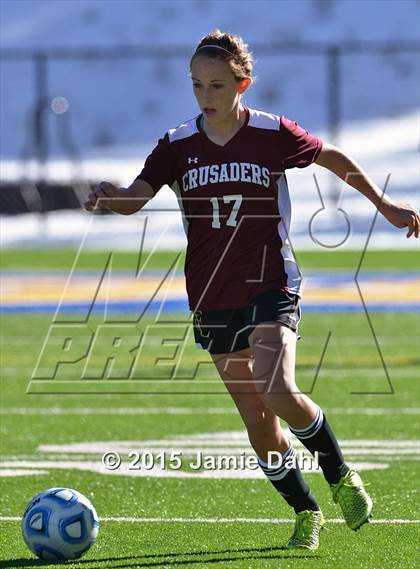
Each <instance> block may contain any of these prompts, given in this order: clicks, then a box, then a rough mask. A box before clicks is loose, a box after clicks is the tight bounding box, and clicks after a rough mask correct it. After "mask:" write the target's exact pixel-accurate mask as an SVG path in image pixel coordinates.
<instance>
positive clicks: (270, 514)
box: [0, 251, 420, 569]
mask: <svg viewBox="0 0 420 569" xmlns="http://www.w3.org/2000/svg"><path fill="white" fill-rule="evenodd" d="M172 256H173V254H172V253H167V254H166V255H159V256H156V258H155V259H154V266H153V268H162V267H164V266H165V263H167V262H168V260H170V259H171V258H172ZM298 256H299V255H298ZM2 257H3V258H2V264H3V267H8V268H11V269H13V268H38V269H40V268H45V269H54V268H61V269H67V268H70V267H71V266H72V263H73V260H74V257H75V252H74V251H64V252H63V251H60V252H54V251H53V252H48V253H47V254H42V253H41V252H39V253H38V254H36V255H35V254H34V252H18V251H15V252H7V253H6V252H5V253H4V254H3V256H2ZM103 258H104V256H103V255H101V254H99V253H97V254H95V253H92V254H91V257H90V260H89V259H88V258H87V257H86V263H87V264H86V268H100V267H101V262H102V259H103ZM119 258H120V261H119V262H120V263H121V265H119V267H118V268H122V269H123V268H131V267H132V262H133V257H132V256H130V255H128V256H126V257H125V259H124V255H122V256H120V257H119ZM359 259H360V252H359V253H358V254H357V253H356V252H349V253H347V254H342V255H340V254H338V253H333V254H332V255H330V253H328V254H327V255H325V254H323V256H319V255H315V254H310V253H302V254H301V258H300V260H301V264H302V266H303V267H304V269H305V268H307V269H311V268H316V269H318V270H319V269H323V268H325V269H328V270H333V269H337V270H341V269H347V270H349V269H350V270H351V269H354V268H356V266H357V264H358V261H359ZM415 266H416V256H415V255H414V254H413V253H412V252H411V253H408V252H399V253H398V254H397V253H391V252H368V253H367V254H366V257H365V260H364V264H363V267H364V268H365V269H367V270H369V269H375V270H377V269H383V270H389V269H394V270H395V269H397V270H401V271H404V270H407V269H410V270H412V269H414V268H415ZM121 318H124V316H123V315H122V316H121ZM371 319H372V325H373V328H374V330H375V331H376V334H377V337H376V341H375V339H374V338H373V336H372V333H371V329H370V327H369V325H368V322H367V320H366V316H365V315H364V314H363V313H352V314H348V313H346V314H337V313H332V314H319V313H314V314H305V315H304V317H303V319H302V323H301V326H300V333H301V335H302V341H301V342H299V344H298V356H297V378H298V383H299V386H300V388H301V389H302V390H304V391H307V392H309V393H311V396H312V398H313V399H314V400H315V401H316V402H317V403H318V404H320V405H321V406H322V407H323V409H324V410H325V413H326V414H327V415H328V417H329V420H330V422H331V423H332V424H333V426H334V428H335V430H336V433H337V435H338V438H339V439H340V440H342V441H343V444H344V449H345V453H346V456H348V459H349V462H353V463H364V464H365V465H366V464H369V465H370V467H371V469H367V470H362V471H361V475H362V477H363V479H364V480H365V481H366V482H368V483H369V484H370V486H369V490H370V492H371V494H372V496H373V498H374V501H375V506H374V521H375V522H376V523H372V524H370V525H369V526H364V527H363V528H362V529H361V530H360V531H359V532H357V533H355V532H352V531H351V530H349V529H348V528H346V527H345V526H344V525H343V524H342V523H339V522H338V518H339V517H340V515H339V511H338V509H337V508H336V507H335V506H334V505H333V504H332V501H331V498H330V493H329V489H328V486H327V484H326V483H325V482H324V480H323V478H322V476H321V475H320V474H318V473H310V474H307V475H305V476H306V479H307V480H308V482H309V483H310V485H311V488H312V490H313V493H314V494H315V496H316V497H317V499H318V501H319V503H320V505H321V507H322V509H323V512H324V515H325V516H326V517H327V519H329V520H330V522H329V523H327V529H326V530H324V531H323V532H322V534H321V547H320V549H319V550H318V551H317V552H316V553H310V552H309V553H305V552H289V551H287V550H285V549H284V545H285V543H286V542H287V539H288V537H289V536H290V533H291V530H292V525H293V517H292V515H291V511H290V509H289V508H288V506H287V505H286V503H285V502H283V501H282V500H281V499H280V498H279V497H278V495H277V494H276V492H275V491H274V489H273V488H272V487H271V485H270V484H269V483H268V482H266V481H265V480H263V479H250V480H246V479H243V478H240V477H232V478H226V479H221V478H220V477H215V478H204V477H202V476H201V475H200V473H198V474H197V473H195V474H194V476H195V478H194V476H192V475H191V469H190V468H189V460H185V461H183V465H182V469H181V471H180V473H181V474H189V475H190V477H181V476H177V477H175V476H171V477H166V478H164V477H161V476H156V477H151V476H145V475H144V476H143V475H140V474H139V472H138V471H137V472H136V471H131V473H130V472H126V473H125V474H118V472H114V473H113V472H108V473H106V474H105V473H100V472H98V469H100V467H101V455H102V452H103V449H109V450H111V449H114V448H119V447H121V448H123V449H125V450H124V451H123V452H122V457H123V462H124V463H125V464H127V463H128V457H127V456H126V453H127V452H128V450H133V451H140V450H142V449H144V448H145V447H146V445H148V446H150V448H156V449H157V448H159V447H160V446H161V447H165V446H167V447H171V448H179V447H182V448H183V449H186V448H189V447H190V448H191V449H195V448H199V447H200V445H201V444H207V445H209V444H210V442H211V440H212V437H213V440H214V441H216V447H217V444H218V441H220V442H219V444H220V445H222V446H223V445H227V444H228V443H229V440H231V445H232V448H233V447H234V441H235V440H238V441H239V443H238V444H239V446H241V445H242V446H243V447H244V448H245V447H246V439H245V434H244V428H243V426H242V423H241V420H240V418H239V416H238V415H237V414H236V411H235V408H234V405H233V403H232V402H231V400H230V398H229V396H228V395H227V394H226V393H225V390H224V387H223V385H222V384H221V380H219V379H218V378H217V376H216V372H215V371H214V368H213V367H212V365H211V364H210V358H209V356H207V355H206V353H204V352H202V351H200V350H197V349H196V348H195V346H194V344H193V342H192V340H191V341H190V342H189V343H188V345H187V349H186V350H185V353H184V355H183V359H182V363H181V365H180V366H179V368H178V369H179V377H178V379H179V378H181V379H182V377H189V375H188V374H189V373H190V371H191V369H195V368H196V367H197V366H198V370H199V372H198V374H197V376H196V379H194V381H189V382H187V383H183V384H182V383H180V382H179V381H178V383H177V379H173V380H172V381H170V380H168V378H170V377H172V375H171V374H172V371H173V362H172V361H171V359H170V358H169V359H168V360H163V359H162V354H161V359H160V360H158V361H157V359H156V358H157V356H158V354H157V353H156V350H157V349H159V338H156V341H153V342H151V343H150V346H148V347H147V349H146V351H145V353H144V359H143V360H142V365H141V370H139V374H138V377H137V379H133V380H131V381H130V382H125V384H124V385H123V386H122V387H120V386H121V384H118V380H116V381H112V380H111V379H104V380H100V381H97V382H94V383H93V384H92V385H91V387H88V388H87V387H86V382H85V384H83V380H77V377H80V372H81V369H82V368H81V367H80V366H79V367H77V366H74V367H72V369H71V370H66V371H65V372H62V373H61V375H60V374H58V375H57V377H56V379H54V380H51V381H46V382H44V383H45V390H49V391H50V394H48V395H47V394H45V393H44V394H43V393H39V392H38V393H35V391H37V390H38V391H41V390H42V389H43V384H41V387H38V388H37V389H33V390H31V389H29V392H28V386H29V380H30V378H31V375H32V372H33V369H34V366H35V364H36V361H37V357H38V354H39V351H40V349H41V347H42V345H43V341H44V338H45V335H46V333H47V331H48V327H49V325H50V323H51V315H26V314H25V315H8V316H5V317H3V320H2V326H1V339H2V368H1V410H2V415H1V424H0V428H1V453H2V462H1V464H0V475H3V476H0V478H1V480H2V484H3V486H2V487H3V491H2V492H1V494H0V519H1V521H0V536H1V538H0V539H1V547H0V568H1V567H38V566H39V565H40V562H39V561H37V560H36V559H35V557H34V556H32V554H31V553H30V552H29V551H28V550H27V548H26V546H25V544H24V542H23V540H22V539H21V536H20V522H19V520H18V519H17V518H19V517H20V516H21V515H22V513H23V510H24V508H25V506H26V504H27V502H28V501H29V500H30V498H31V497H32V496H33V495H35V494H36V493H38V492H39V491H42V490H44V489H46V488H49V487H54V486H64V487H70V488H75V489H77V490H79V491H80V492H82V493H83V494H85V495H86V496H87V497H89V498H90V499H91V501H92V502H93V504H94V505H95V507H96V510H97V512H98V515H99V517H100V518H101V528H100V532H99V537H98V541H97V544H96V545H95V546H94V547H93V548H92V549H91V550H90V551H89V552H88V553H87V554H86V555H85V556H84V557H83V558H82V560H81V561H79V562H74V563H71V562H69V563H66V564H56V565H55V567H79V568H81V567H83V568H85V569H94V568H95V569H97V568H108V567H109V568H117V567H118V568H130V567H158V568H164V567H168V568H170V567H181V566H186V567H191V568H203V567H221V568H252V569H254V568H256V569H259V568H276V569H278V568H281V569H283V568H289V567H290V568H295V567H296V568H300V567H314V568H315V567H316V568H318V567H320V568H323V569H324V568H325V569H326V568H330V567H334V568H335V567H337V568H338V569H344V568H348V567H357V568H359V567H361V568H365V567H366V568H369V569H371V568H379V567H381V568H382V567H384V568H394V567H395V568H397V567H405V568H416V567H418V556H417V555H416V541H417V542H418V540H419V523H418V521H419V519H420V515H419V497H418V475H419V468H418V457H419V449H418V443H417V448H416V441H417V439H418V438H419V423H418V418H419V415H418V408H419V374H418V369H419V360H420V358H419V345H418V338H419V331H420V326H419V319H418V316H417V315H416V314H409V313H402V314H397V313H374V314H372V315H371ZM180 320H185V315H183V314H181V315H171V316H170V321H173V322H177V321H180ZM151 322H152V319H151V318H150V319H145V320H142V321H141V324H140V329H141V330H142V329H143V327H146V326H147V325H148V324H149V323H151ZM97 324H99V320H98V319H96V320H95V319H94V320H92V323H91V325H92V326H93V327H95V326H96V325H97ZM329 334H330V339H329V342H328V347H327V349H326V351H325V354H324V357H323V359H322V362H321V365H320V361H321V357H322V353H323V349H324V347H325V341H326V338H327V337H328V335H329ZM378 346H379V349H380V353H379V351H378ZM164 356H165V357H169V352H165V354H164ZM105 359H106V358H105V352H103V353H102V352H101V350H100V349H99V350H98V352H97V354H96V360H95V362H94V365H96V366H97V369H98V370H100V369H102V368H103V366H104V361H105ZM49 361H50V362H51V364H53V363H54V358H53V356H51V357H50V360H49ZM69 377H71V378H73V379H74V381H72V383H71V388H69V387H68V386H67V384H66V382H65V381H66V379H68V378H69ZM144 378H146V379H148V382H147V383H148V386H149V387H147V389H146V388H143V385H144V381H143V383H142V380H143V379H144ZM156 379H160V380H166V381H163V382H162V381H161V382H160V383H157V384H153V380H156ZM39 383H41V382H39ZM78 383H79V385H77V384H78ZM112 384H115V385H116V387H112ZM110 385H111V388H110V389H109V392H108V393H107V394H102V395H101V394H98V393H97V392H98V391H102V392H104V391H107V390H108V386H110ZM150 385H152V387H153V389H151V388H150ZM45 390H44V391H45ZM66 391H72V393H65V392H66ZM76 391H79V393H80V394H75V393H74V392H76ZM133 391H134V392H135V394H130V393H132V392H133ZM141 391H149V393H141ZM151 391H153V393H151ZM162 391H165V392H164V393H162ZM200 437H201V438H200ZM218 437H219V438H218ZM235 437H236V438H235ZM160 441H162V442H160ZM165 441H166V442H165ZM200 441H201V442H200ZM203 441H206V442H205V443H204V442H203ZM124 442H126V443H125V446H124V444H123V443H124ZM88 443H90V445H91V446H88ZM94 443H96V444H94ZM99 443H101V444H99ZM142 443H146V444H145V446H142ZM178 443H179V447H178V446H177V445H178ZM235 448H236V447H235ZM186 456H188V455H186ZM31 470H32V472H31ZM5 474H9V476H7V477H6V476H4V475H5ZM288 519H289V520H290V522H287V520H288ZM275 520H277V521H275ZM415 520H417V523H414V521H415Z"/></svg>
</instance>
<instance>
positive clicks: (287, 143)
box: [279, 116, 322, 170]
mask: <svg viewBox="0 0 420 569" xmlns="http://www.w3.org/2000/svg"><path fill="white" fill-rule="evenodd" d="M279 132H280V138H281V146H282V154H283V156H282V159H283V167H284V169H285V170H286V169H287V168H305V167H306V166H309V165H310V164H312V163H313V162H314V161H315V160H316V158H317V156H318V154H319V153H320V152H321V148H322V140H321V139H320V138H317V137H316V136H313V135H312V134H309V132H308V131H306V130H305V129H304V128H302V127H301V126H299V125H298V123H297V122H294V121H291V120H290V119H288V118H286V117H284V116H282V117H280V131H279Z"/></svg>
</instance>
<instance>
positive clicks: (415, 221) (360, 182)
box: [315, 143, 420, 237]
mask: <svg viewBox="0 0 420 569" xmlns="http://www.w3.org/2000/svg"><path fill="white" fill-rule="evenodd" d="M315 162H316V164H318V165H319V166H323V167H324V168H327V169H328V170H330V171H331V172H333V173H334V174H336V175H337V176H338V177H340V178H341V179H342V180H344V181H345V182H347V183H348V184H349V185H350V186H352V187H353V188H355V189H356V190H358V191H359V192H360V193H361V194H363V195H364V196H366V197H367V198H368V199H369V200H370V201H371V202H372V203H373V204H374V205H375V206H376V207H377V209H378V210H379V211H380V213H381V214H382V215H383V216H384V217H385V218H386V219H387V220H388V221H389V222H390V223H392V225H395V227H398V228H403V227H407V228H408V231H407V237H411V236H412V235H414V236H415V237H418V236H419V232H420V216H419V214H418V213H417V212H416V210H415V209H414V207H413V206H412V205H410V204H407V203H396V202H394V201H393V200H392V199H391V198H389V197H388V196H386V195H385V194H383V192H382V191H381V189H380V188H379V187H378V186H377V185H376V184H375V183H374V182H373V181H372V180H371V179H370V178H369V176H368V175H367V174H366V172H364V171H363V169H362V168H361V167H360V166H359V165H358V164H357V163H356V162H355V161H354V160H353V159H352V158H351V157H350V156H348V155H347V154H346V153H344V152H343V151H342V150H340V149H338V148H337V147H335V146H333V145H332V144H326V143H324V144H323V147H322V150H321V152H320V153H319V155H318V157H317V159H316V160H315Z"/></svg>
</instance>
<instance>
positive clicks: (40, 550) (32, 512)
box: [22, 488, 99, 561]
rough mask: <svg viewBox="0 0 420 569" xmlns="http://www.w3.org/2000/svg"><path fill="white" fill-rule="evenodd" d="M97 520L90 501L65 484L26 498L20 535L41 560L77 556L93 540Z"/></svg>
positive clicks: (73, 557)
mask: <svg viewBox="0 0 420 569" xmlns="http://www.w3.org/2000/svg"><path fill="white" fill-rule="evenodd" d="M98 531H99V520H98V516H97V514H96V511H95V508H94V507H93V506H92V504H91V503H90V501H89V500H88V499H87V498H86V496H83V494H80V492H76V490H71V489H69V488H50V489H49V490H45V492H41V493H40V494H37V495H36V496H35V497H34V498H32V500H31V501H30V502H29V504H28V507H27V508H26V510H25V513H24V514H23V518H22V533H23V539H24V540H25V542H26V545H27V546H28V547H29V549H30V550H31V551H32V552H33V553H35V555H37V556H38V557H39V558H40V559H43V560H44V561H65V560H66V559H77V558H79V557H81V556H82V555H83V554H84V553H86V551H87V550H88V549H89V548H90V547H91V546H92V545H93V544H94V543H95V541H96V537H97V535H98Z"/></svg>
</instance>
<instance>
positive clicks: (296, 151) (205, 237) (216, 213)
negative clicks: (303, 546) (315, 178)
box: [138, 107, 322, 310]
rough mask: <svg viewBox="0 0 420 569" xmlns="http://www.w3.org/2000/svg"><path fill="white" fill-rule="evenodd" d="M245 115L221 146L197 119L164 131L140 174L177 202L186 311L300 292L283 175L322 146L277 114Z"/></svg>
mask: <svg viewBox="0 0 420 569" xmlns="http://www.w3.org/2000/svg"><path fill="white" fill-rule="evenodd" d="M245 111H246V119H245V122H244V124H243V125H242V127H241V128H240V129H239V131H238V132H237V133H236V134H235V135H234V136H233V138H231V139H230V140H229V141H228V142H227V143H226V144H225V145H224V146H220V145H218V144H216V143H214V142H212V141H211V140H210V139H209V138H208V137H207V135H206V134H205V132H204V131H203V129H202V127H201V117H202V115H201V114H200V115H198V116H196V117H195V118H193V119H191V120H189V121H187V122H186V123H184V124H181V125H180V126H178V127H177V128H174V129H171V130H169V131H168V132H167V133H166V134H165V135H164V137H163V138H161V139H160V140H159V142H158V145H157V146H156V147H155V149H154V150H153V152H152V153H151V154H150V155H149V156H148V158H147V159H146V162H145V165H144V168H143V170H142V171H141V173H140V174H139V176H138V178H141V179H143V180H145V181H146V182H148V183H149V184H150V185H151V186H152V188H153V189H154V191H155V193H156V192H158V191H159V189H160V188H161V187H162V186H163V185H164V184H168V185H169V186H170V187H171V188H172V189H173V191H174V192H175V194H176V196H177V198H178V202H179V205H180V208H181V212H182V215H183V222H184V228H185V232H186V234H187V240H188V246H187V255H186V261H185V277H186V287H187V293H188V299H189V305H190V309H191V310H218V309H226V308H239V307H240V306H244V305H246V304H248V303H249V301H250V300H251V299H252V298H253V297H254V296H255V295H256V294H259V293H261V292H264V291H267V290H272V289H283V290H287V291H289V292H293V293H296V294H299V291H300V285H301V274H300V271H299V268H298V266H297V264H296V261H295V259H294V256H293V252H292V250H291V246H290V241H289V237H288V233H289V227H290V199H289V193H288V187H287V181H286V176H285V173H284V172H285V170H286V169H287V168H294V167H298V168H304V167H305V166H308V165H309V164H311V163H312V162H313V161H314V160H315V159H316V157H317V156H318V154H319V152H320V150H321V147H322V142H321V140H320V139H319V138H316V137H315V136H312V135H311V134H309V133H308V132H306V131H305V130H304V129H303V128H301V127H300V126H299V125H298V124H297V123H296V122H293V121H291V120H289V119H287V118H285V117H283V116H281V117H280V116H277V115H273V114H269V113H265V112H263V111H258V110H255V109H251V108H248V107H245Z"/></svg>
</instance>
